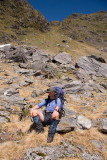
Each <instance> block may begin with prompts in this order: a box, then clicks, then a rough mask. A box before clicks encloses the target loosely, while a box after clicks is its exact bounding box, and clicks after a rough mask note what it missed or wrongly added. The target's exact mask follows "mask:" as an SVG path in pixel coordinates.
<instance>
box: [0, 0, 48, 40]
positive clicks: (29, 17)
mask: <svg viewBox="0 0 107 160" xmlns="http://www.w3.org/2000/svg"><path fill="white" fill-rule="evenodd" d="M48 25H49V24H48V21H47V20H46V19H45V18H44V16H43V15H42V14H41V13H40V12H38V11H37V10H34V9H33V8H32V7H31V6H30V4H29V3H28V2H27V1H26V0H18V1H16V0H8V1H7V0H0V30H1V33H0V42H2V41H6V40H7V41H8V40H11V39H17V37H18V36H20V35H24V34H26V33H27V32H30V31H32V30H40V31H46V30H47V29H48Z"/></svg>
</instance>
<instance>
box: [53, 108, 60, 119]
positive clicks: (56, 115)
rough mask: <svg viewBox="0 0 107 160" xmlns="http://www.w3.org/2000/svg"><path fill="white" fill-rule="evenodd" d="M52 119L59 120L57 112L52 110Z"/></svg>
mask: <svg viewBox="0 0 107 160" xmlns="http://www.w3.org/2000/svg"><path fill="white" fill-rule="evenodd" d="M52 119H56V120H58V119H59V112H58V111H56V110H54V112H53V113H52Z"/></svg>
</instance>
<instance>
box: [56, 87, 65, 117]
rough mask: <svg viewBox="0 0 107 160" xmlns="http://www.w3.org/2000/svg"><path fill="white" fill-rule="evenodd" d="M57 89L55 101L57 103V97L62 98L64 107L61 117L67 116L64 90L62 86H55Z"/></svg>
mask: <svg viewBox="0 0 107 160" xmlns="http://www.w3.org/2000/svg"><path fill="white" fill-rule="evenodd" d="M54 89H55V101H56V103H57V98H60V100H61V103H62V108H61V111H60V118H61V117H62V116H65V110H64V101H65V99H64V91H63V89H62V88H61V87H54Z"/></svg>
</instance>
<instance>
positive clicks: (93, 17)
mask: <svg viewBox="0 0 107 160" xmlns="http://www.w3.org/2000/svg"><path fill="white" fill-rule="evenodd" d="M61 30H62V32H63V33H65V34H66V35H67V36H69V37H70V38H72V39H74V40H78V41H80V42H87V43H88V44H91V45H94V46H99V47H102V46H103V47H106V45H107V12H105V11H100V12H98V13H94V14H78V13H74V14H72V15H70V16H69V17H67V18H66V19H64V20H63V21H62V25H61Z"/></svg>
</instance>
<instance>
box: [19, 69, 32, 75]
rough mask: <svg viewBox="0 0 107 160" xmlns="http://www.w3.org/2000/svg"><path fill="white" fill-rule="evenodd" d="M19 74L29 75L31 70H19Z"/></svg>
mask: <svg viewBox="0 0 107 160" xmlns="http://www.w3.org/2000/svg"><path fill="white" fill-rule="evenodd" d="M17 72H18V73H21V74H28V73H29V70H28V69H19V70H18V71H17Z"/></svg>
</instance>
